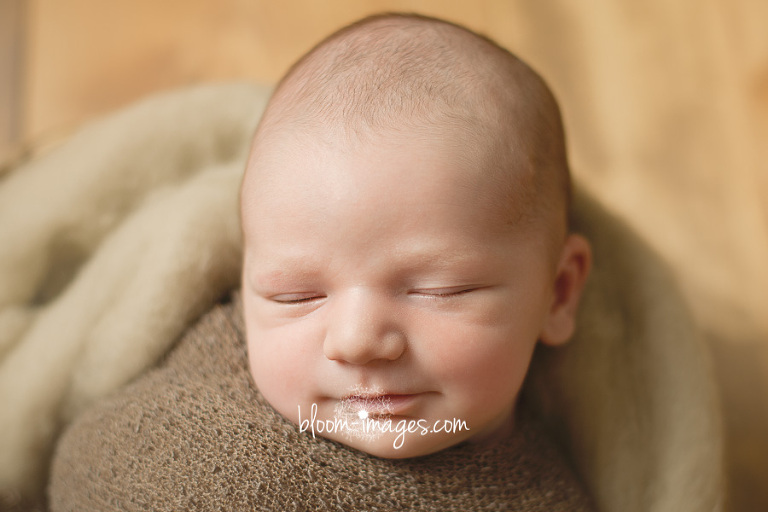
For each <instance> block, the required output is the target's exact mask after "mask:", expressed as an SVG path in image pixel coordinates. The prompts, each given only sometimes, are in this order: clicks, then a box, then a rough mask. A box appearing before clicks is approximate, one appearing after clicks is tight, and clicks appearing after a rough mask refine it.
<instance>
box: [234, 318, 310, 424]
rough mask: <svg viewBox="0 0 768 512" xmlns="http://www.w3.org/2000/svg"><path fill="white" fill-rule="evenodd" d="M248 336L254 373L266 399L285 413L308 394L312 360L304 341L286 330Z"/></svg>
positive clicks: (294, 409) (291, 414)
mask: <svg viewBox="0 0 768 512" xmlns="http://www.w3.org/2000/svg"><path fill="white" fill-rule="evenodd" d="M253 338H254V339H253V340H249V346H248V358H249V361H250V365H251V374H252V376H253V380H254V382H255V383H256V387H257V388H259V390H260V391H261V393H262V394H263V395H264V397H265V398H266V399H267V401H268V402H269V403H270V404H271V405H272V406H273V407H274V408H275V409H277V410H278V411H279V412H280V413H281V414H283V415H284V416H286V417H289V418H292V417H293V415H295V414H296V411H297V405H299V404H302V405H303V402H305V401H306V400H307V399H308V397H309V394H308V392H309V388H310V387H311V386H310V380H311V379H310V376H311V369H312V368H311V367H312V365H311V363H310V361H309V360H308V357H309V353H308V351H307V350H306V347H305V346H304V343H303V341H302V340H303V338H301V337H299V338H298V339H297V338H296V337H295V336H291V335H290V333H287V332H268V331H267V332H260V333H257V334H256V335H254V337H253Z"/></svg>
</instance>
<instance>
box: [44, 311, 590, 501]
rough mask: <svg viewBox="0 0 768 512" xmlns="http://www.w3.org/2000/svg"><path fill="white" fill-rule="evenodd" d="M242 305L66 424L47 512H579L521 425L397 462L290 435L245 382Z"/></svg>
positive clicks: (530, 426) (573, 494) (556, 461)
mask: <svg viewBox="0 0 768 512" xmlns="http://www.w3.org/2000/svg"><path fill="white" fill-rule="evenodd" d="M241 307H242V306H241V302H240V301H239V300H237V299H235V300H234V301H231V302H228V303H226V304H222V305H219V306H217V307H215V308H214V309H213V310H211V311H210V312H209V313H208V314H206V315H205V316H204V317H203V318H202V319H201V320H200V321H199V322H198V323H197V324H196V325H195V326H194V327H193V328H191V329H190V330H189V331H188V332H187V334H186V335H185V336H184V337H183V338H182V340H181V341H180V344H179V345H178V346H177V347H176V348H175V349H174V350H173V351H172V352H171V353H170V354H169V355H168V357H167V358H166V360H165V361H164V362H163V364H162V365H161V366H160V367H158V368H156V369H154V370H152V371H150V372H148V373H146V374H145V375H144V376H143V377H142V378H140V379H139V380H138V381H136V382H134V383H133V384H132V385H130V386H128V387H126V388H125V389H124V390H123V391H121V392H120V393H119V394H117V395H115V396H112V397H110V398H109V399H107V400H105V401H102V402H101V403H99V404H98V405H97V406H95V407H93V408H91V409H90V410H88V411H87V412H86V413H84V414H83V415H81V417H79V418H78V420H77V421H76V422H74V423H73V424H72V425H71V426H70V428H69V429H68V431H67V432H66V433H65V435H64V436H63V438H62V439H61V441H60V443H59V445H58V447H57V452H56V455H55V458H54V462H53V468H52V473H51V480H50V485H49V497H50V507H51V510H53V511H54V512H55V511H79V512H87V511H91V510H93V511H110V510H121V511H131V510H157V511H171V510H174V511H179V510H195V511H207V510H249V511H250V510H280V511H288V510H297V511H298V510H307V511H326V510H328V511H330V510H345V511H346V510H349V511H359V510H377V511H389V510H430V511H431V510H434V511H475V510H499V511H500V510H519V511H534V510H535V511H547V512H555V511H571V512H572V511H581V510H591V506H590V504H589V499H588V498H587V496H586V494H585V492H584V490H583V488H582V487H581V485H580V484H579V482H578V480H577V479H576V478H575V477H574V475H573V473H572V472H571V471H570V469H569V468H568V466H567V464H566V463H565V462H564V460H563V458H562V457H561V455H560V454H559V452H558V451H557V450H556V449H555V447H554V446H553V445H552V444H551V443H550V442H549V441H548V440H547V438H546V437H544V436H543V435H542V434H541V431H540V429H537V428H536V426H535V424H534V423H533V422H532V421H531V420H530V419H529V418H528V417H527V416H526V415H524V414H522V415H519V416H518V423H517V425H516V429H515V433H514V434H513V435H510V436H508V437H507V438H505V439H504V440H502V441H500V442H499V443H497V444H494V445H493V446H490V447H488V446H486V447H484V448H480V447H479V446H480V445H477V444H471V443H464V444H462V445H459V446H456V447H453V448H450V449H447V450H444V451H442V452H439V453H436V454H433V455H429V456H425V457H419V458H415V459H405V460H387V459H379V458H376V457H372V456H369V455H367V454H364V453H362V452H359V451H357V450H354V449H351V448H348V447H346V446H344V445H342V444H339V443H336V442H333V441H329V440H326V439H323V438H320V437H318V438H316V439H313V438H312V436H311V435H310V434H308V433H307V432H304V433H300V432H299V431H298V428H297V427H296V426H295V425H294V424H292V423H291V422H289V421H287V420H286V419H284V418H283V417H282V416H280V415H279V414H278V413H277V412H275V411H274V410H273V409H272V408H271V407H270V406H269V405H268V404H267V403H266V402H265V400H264V399H263V397H261V395H260V394H259V393H258V391H257V390H256V388H255V386H254V384H253V381H252V379H251V376H250V372H249V370H248V364H247V358H246V348H245V336H244V330H243V320H242V311H241Z"/></svg>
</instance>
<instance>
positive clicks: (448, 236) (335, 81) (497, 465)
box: [49, 15, 591, 511]
mask: <svg viewBox="0 0 768 512" xmlns="http://www.w3.org/2000/svg"><path fill="white" fill-rule="evenodd" d="M569 190H570V181H569V172H568V165H567V161H566V156H565V148H564V141H563V130H562V126H561V121H560V115H559V112H558V108H557V105H556V103H555V100H554V99H553V97H552V95H551V94H550V92H549V91H548V89H547V87H546V86H545V84H544V83H543V82H542V80H541V79H540V78H539V77H538V76H537V75H536V74H535V73H534V72H533V71H532V70H531V69H530V68H528V67H527V66H526V65H525V64H524V63H522V62H521V61H520V60H518V59H517V58H515V57H514V56H512V55H511V54H510V53H508V52H507V51H506V50H504V49H502V48H500V47H499V46H497V45H496V44H494V43H493V42H491V41H489V40H487V39H484V38H483V37H480V36H478V35H476V34H474V33H472V32H470V31H468V30H466V29H464V28H461V27H458V26H455V25H452V24H449V23H446V22H442V21H439V20H434V19H429V18H423V17H419V16H404V15H386V16H378V17H374V18H369V19H365V20H363V21H361V22H358V23H356V24H354V25H352V26H350V27H347V28H345V29H343V30H341V31H340V32H338V33H336V34H334V35H332V36H331V37H330V38H328V39H327V40H325V41H323V42H322V43H321V44H320V45H319V46H317V47H316V48H315V49H314V50H312V51H311V52H310V53H309V54H307V55H306V56H305V57H304V58H302V59H301V60H300V61H299V62H298V63H297V64H296V65H295V66H294V67H293V68H292V69H291V70H290V71H289V73H288V74H287V76H286V77H285V78H284V79H283V80H282V81H281V82H280V84H279V86H278V87H277V89H276V91H275V93H274V95H273V97H272V99H271V100H270V103H269V105H268V106H267V109H266V111H265V113H264V116H263V118H262V121H261V123H260V125H259V128H258V130H257V132H256V135H255V138H254V142H253V147H252V151H251V155H250V159H249V162H248V165H247V169H246V172H245V176H244V179H243V184H242V192H241V212H242V229H243V236H244V265H243V274H242V291H241V294H240V295H239V296H238V295H235V300H233V301H231V302H230V303H228V304H225V305H222V306H219V307H217V308H214V310H212V311H211V312H210V313H208V314H207V315H206V316H205V317H203V319H202V320H201V321H200V322H199V323H198V324H197V325H196V326H193V328H192V329H190V331H189V332H188V333H187V334H186V335H185V337H184V338H183V339H182V340H181V341H180V342H179V344H178V346H177V347H176V348H175V349H174V350H173V351H172V352H171V353H170V354H169V356H168V357H167V358H166V359H165V360H164V361H163V363H162V364H161V365H160V367H159V368H157V369H155V370H153V371H152V372H148V373H147V374H145V375H144V376H142V378H140V379H138V380H137V381H136V382H134V383H133V384H132V385H131V386H128V387H127V388H126V389H125V390H123V391H121V392H120V393H118V394H116V395H115V396H113V397H110V398H109V399H108V400H105V401H104V402H102V403H100V404H99V405H98V406H96V407H94V408H92V409H90V410H88V411H87V412H86V413H84V414H83V415H81V416H80V417H79V418H78V420H77V421H76V422H75V423H74V424H73V425H72V426H71V427H70V429H69V430H68V432H67V433H66V434H65V435H64V436H63V438H62V441H61V442H60V443H59V446H58V447H57V454H56V457H55V458H54V462H53V468H52V472H51V475H52V476H51V484H50V487H49V495H50V498H51V508H52V509H53V510H81V511H82V510H146V509H152V510H222V509H224V510H313V511H314V510H441V511H446V510H457V511H458V510H462V511H465V510H523V511H524V510H548V511H555V510H568V511H578V510H590V509H591V505H590V499H589V497H588V493H587V492H586V491H585V490H584V489H583V488H582V487H581V485H580V483H579V481H578V478H577V477H576V476H575V475H574V474H573V473H572V472H571V470H570V469H569V467H568V464H567V463H566V462H565V460H564V458H563V457H562V456H561V455H560V454H559V452H558V450H557V449H556V448H555V447H554V444H553V443H552V442H550V441H549V440H548V439H547V438H546V436H544V435H543V433H542V432H541V431H540V429H537V428H536V427H535V422H533V420H532V418H531V417H530V413H528V412H526V411H525V410H524V409H521V408H520V407H518V405H519V404H518V401H519V400H518V398H519V395H520V389H521V386H522V384H523V381H524V379H525V375H526V372H527V369H528V366H529V363H530V361H531V357H532V354H533V351H534V348H535V346H536V344H537V343H539V342H541V343H544V344H547V345H559V344H562V343H565V342H566V341H567V340H568V339H569V337H570V336H571V334H572V333H573V330H574V317H575V313H576V310H577V305H578V302H579V296H580V294H581V291H582V288H583V285H584V282H585V280H586V277H587V274H588V272H589V268H590V248H589V244H588V243H587V241H586V240H585V239H584V238H582V237H581V236H579V235H576V234H572V233H570V232H569V230H568V210H569V194H570V192H569ZM240 299H242V302H241V301H240Z"/></svg>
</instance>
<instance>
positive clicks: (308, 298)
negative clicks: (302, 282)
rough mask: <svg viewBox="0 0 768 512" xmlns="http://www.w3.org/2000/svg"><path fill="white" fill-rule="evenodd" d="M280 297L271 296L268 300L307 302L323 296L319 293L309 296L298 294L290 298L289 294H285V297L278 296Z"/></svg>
mask: <svg viewBox="0 0 768 512" xmlns="http://www.w3.org/2000/svg"><path fill="white" fill-rule="evenodd" d="M280 297H281V296H280V295H278V296H275V297H271V298H270V300H271V301H273V302H277V303H278V304H288V305H291V304H305V303H307V302H312V301H314V300H317V299H322V298H323V296H321V295H309V296H303V297H302V296H299V297H295V298H290V297H291V295H286V296H285V297H286V298H280Z"/></svg>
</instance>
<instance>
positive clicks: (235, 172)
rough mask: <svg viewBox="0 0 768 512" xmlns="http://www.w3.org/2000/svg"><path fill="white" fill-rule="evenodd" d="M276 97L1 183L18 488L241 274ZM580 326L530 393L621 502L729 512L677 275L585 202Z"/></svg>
mask: <svg viewBox="0 0 768 512" xmlns="http://www.w3.org/2000/svg"><path fill="white" fill-rule="evenodd" d="M267 95H268V92H267V91H266V90H265V89H261V88H258V87H253V86H247V85H220V86H210V87H207V88H196V89H191V90H185V91H180V92H176V93H172V94H168V95H164V96H159V97H156V98H152V99H149V100H147V101H144V102H142V103H140V104H137V105H135V106H132V107H130V108H128V109H126V110H124V111H122V112H120V113H117V114H114V115H112V116H111V117H109V118H107V119H105V120H103V121H101V122H99V123H94V124H92V125H91V126H89V127H87V128H86V129H85V130H83V131H82V132H80V133H78V134H77V135H75V136H73V137H71V139H70V140H68V141H67V142H66V143H64V144H63V145H62V146H60V147H58V148H56V149H55V150H53V151H51V152H49V153H48V154H47V155H44V156H41V157H39V158H36V159H34V160H33V161H31V162H29V163H27V164H26V165H24V166H22V167H19V168H17V169H15V170H13V172H11V174H10V175H9V176H7V177H6V178H5V179H4V180H3V181H2V182H0V244H2V245H0V404H2V406H1V407H2V415H1V416H0V496H2V495H5V496H11V495H14V494H18V493H22V494H26V495H35V494H36V493H39V492H40V491H41V489H42V487H43V485H44V483H45V479H46V474H47V468H48V462H49V455H50V452H51V449H52V447H53V446H54V444H55V442H56V438H57V435H58V434H59V432H60V431H61V429H62V428H63V426H64V425H66V423H67V422H69V421H70V420H71V419H72V418H74V417H75V416H76V415H77V414H79V413H80V412H82V411H83V410H84V409H85V408H86V407H88V405H89V404H91V403H93V402H94V401H95V400H97V399H98V398H100V397H102V396H104V395H106V394H108V393H110V392H111V391H113V390H115V389H118V388H119V387H121V386H122V385H124V384H125V383H126V382H128V381H129V380H131V379H132V378H134V377H135V376H137V375H139V374H140V373H142V371H144V370H145V369H146V368H148V367H150V366H151V365H153V364H154V363H155V362H156V361H157V359H158V358H159V357H160V356H161V355H162V354H164V353H165V352H166V351H167V349H168V348H169V347H170V345H171V344H172V343H173V342H174V341H175V340H176V339H177V338H178V337H179V335H180V334H181V333H182V332H183V331H184V329H185V328H186V327H187V326H188V325H190V324H191V323H192V321H193V320H194V319H195V318H197V317H198V316H200V315H201V314H202V313H203V312H204V311H206V310H208V309H209V308H210V307H211V306H212V305H213V303H214V302H215V301H216V300H217V299H218V298H219V297H221V296H222V295H224V294H225V293H226V292H227V291H228V290H230V289H232V288H234V287H236V286H237V284H238V279H239V271H240V249H241V246H240V233H239V221H238V216H237V190H238V186H239V180H240V175H241V172H242V168H243V166H244V161H245V155H246V152H247V146H248V142H249V137H250V135H251V133H252V131H253V129H254V127H255V124H256V122H257V120H258V116H259V114H260V112H261V109H262V108H263V106H264V104H265V102H266V99H267ZM576 225H577V226H578V228H579V229H580V230H581V231H582V232H584V233H585V234H586V235H587V236H588V237H589V238H590V239H591V240H592V242H593V244H594V250H595V269H594V274H593V276H592V278H591V280H590V283H589V285H588V290H587V294H586V297H585V300H584V304H583V308H582V311H581V315H580V316H581V318H580V327H579V332H578V334H577V336H576V338H575V339H574V340H573V342H572V343H571V344H570V345H569V346H567V347H566V348H564V349H559V350H549V351H544V350H542V351H540V352H539V353H538V354H537V357H536V360H535V361H534V365H533V368H532V373H531V375H530V380H529V382H528V384H527V393H528V394H529V395H530V396H531V397H532V398H533V400H534V401H535V403H537V404H538V407H539V409H540V412H541V413H542V415H543V416H544V417H545V419H546V420H547V423H548V425H549V426H550V427H551V428H552V430H553V432H555V434H556V435H557V436H558V437H559V439H561V441H562V442H563V443H564V444H565V445H566V447H567V448H568V450H569V451H570V453H571V454H572V456H573V458H574V460H575V463H576V466H577V468H578V469H579V471H580V472H581V474H582V476H583V477H584V479H585V481H586V483H587V484H588V486H589V487H590V489H591V490H592V492H593V494H594V495H595V498H596V501H597V503H598V505H599V506H600V508H601V510H603V511H610V512H613V511H617V512H618V511H622V512H633V511H651V512H664V511H670V512H671V511H675V512H678V511H704V510H707V511H708V510H717V509H718V508H719V507H720V504H721V500H722V492H721V491H722V490H721V481H722V478H721V463H720V457H721V453H720V452H721V434H720V430H719V429H720V425H719V417H718V412H717V406H716V403H715V391H714V386H713V380H712V376H711V374H710V368H709V363H708V360H707V357H706V354H705V351H704V349H703V347H702V345H701V344H700V343H699V340H698V338H697V336H696V333H695V331H694V330H693V328H692V325H691V322H690V320H689V318H688V315H687V312H686V310H685V308H684V306H683V304H682V301H681V299H680V297H679V295H678V293H677V291H676V287H675V285H674V280H673V278H672V276H671V275H670V274H669V273H668V271H667V270H666V269H665V268H664V267H663V265H661V264H660V263H659V259H658V257H656V256H655V255H654V254H653V253H652V252H651V251H650V250H649V249H648V248H647V246H646V245H645V244H643V243H642V242H641V241H640V240H639V239H638V238H637V237H635V236H634V235H632V233H631V232H630V231H629V230H628V228H627V227H626V226H624V225H622V224H620V223H619V222H617V221H616V220H614V219H613V218H612V216H611V215H609V214H607V213H606V212H605V210H604V209H603V208H601V207H599V206H598V205H597V204H595V203H594V202H593V201H591V200H589V199H588V198H586V197H584V196H580V197H579V200H578V201H577V207H576Z"/></svg>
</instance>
